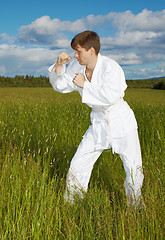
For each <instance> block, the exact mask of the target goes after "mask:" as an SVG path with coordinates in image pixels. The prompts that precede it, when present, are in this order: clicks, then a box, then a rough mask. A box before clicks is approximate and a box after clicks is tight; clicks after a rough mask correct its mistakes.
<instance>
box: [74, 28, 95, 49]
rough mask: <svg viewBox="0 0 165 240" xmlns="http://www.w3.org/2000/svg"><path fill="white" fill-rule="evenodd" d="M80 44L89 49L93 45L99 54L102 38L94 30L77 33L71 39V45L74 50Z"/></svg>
mask: <svg viewBox="0 0 165 240" xmlns="http://www.w3.org/2000/svg"><path fill="white" fill-rule="evenodd" d="M78 45H80V46H81V47H83V48H85V49H86V50H89V49H90V48H91V47H93V48H94V49H95V52H96V54H98V53H99V51H100V38H99V36H98V35H97V33H95V32H93V31H84V32H81V33H79V34H77V35H76V36H75V37H74V38H73V39H72V41H71V47H72V48H73V49H74V50H75V49H76V47H77V46H78Z"/></svg>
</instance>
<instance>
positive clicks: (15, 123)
mask: <svg viewBox="0 0 165 240" xmlns="http://www.w3.org/2000/svg"><path fill="white" fill-rule="evenodd" d="M125 100H126V101H127V102H128V103H129V105H130V106H131V107H132V109H133V110H134V113H135V116H136V119H137V122H138V126H139V128H138V131H139V138H140V143H141V150H142V158H143V169H144V176H145V178H144V183H143V188H142V195H143V200H144V203H145V205H146V207H145V208H144V209H142V210H141V211H136V210H134V209H132V208H130V207H129V206H128V205H127V204H126V197H125V190H124V186H123V183H124V179H125V172H124V170H123V166H122V162H121V160H120V158H119V156H118V155H117V154H114V155H113V154H112V152H111V150H106V151H104V152H103V154H102V155H101V157H100V158H99V159H98V161H97V162H96V164H95V166H94V169H93V172H92V176H91V180H90V184H89V190H88V193H87V194H86V196H85V198H84V199H83V200H78V199H77V201H76V202H75V204H74V205H69V204H67V203H65V202H64V199H63V194H64V190H65V179H66V174H67V171H68V168H69V163H70V160H71V158H72V157H73V155H74V153H75V151H76V149H77V147H78V145H79V143H80V141H81V139H82V136H83V135H84V133H85V132H86V130H87V128H88V126H89V124H90V118H89V115H90V109H89V108H88V107H87V106H86V105H84V104H82V103H81V99H80V97H79V95H78V93H76V92H75V93H71V94H60V93H56V92H55V91H54V90H53V89H52V88H0V239H3V240H17V239H18V240H25V239H35V240H42V239H43V240H58V239H60V240H61V239H68V240H88V239H89V240H94V239H97V240H105V239H107V240H113V239H119V240H136V239H137V240H141V239H142V240H143V239H144V240H145V239H146V240H152V239H153V240H163V239H164V236H165V221H164V219H165V217H164V216H165V204H164V202H165V201H164V200H165V193H164V189H165V186H164V173H165V161H164V159H165V91H163V90H151V89H150V90H147V89H128V90H127V91H126V96H125Z"/></svg>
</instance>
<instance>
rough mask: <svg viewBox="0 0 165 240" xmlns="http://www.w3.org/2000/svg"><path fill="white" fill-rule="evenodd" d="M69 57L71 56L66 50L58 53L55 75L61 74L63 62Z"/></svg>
mask: <svg viewBox="0 0 165 240" xmlns="http://www.w3.org/2000/svg"><path fill="white" fill-rule="evenodd" d="M70 59H71V57H70V56H69V55H68V54H67V53H66V52H62V53H60V55H59V56H58V59H57V62H56V66H55V73H56V74H57V75H59V74H61V70H62V66H63V64H64V63H67V62H68V61H69V60H70Z"/></svg>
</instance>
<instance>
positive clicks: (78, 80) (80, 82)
mask: <svg viewBox="0 0 165 240" xmlns="http://www.w3.org/2000/svg"><path fill="white" fill-rule="evenodd" d="M84 82H85V78H84V75H83V74H81V73H76V76H75V77H74V78H73V83H74V84H75V85H76V86H78V87H80V88H83V87H84Z"/></svg>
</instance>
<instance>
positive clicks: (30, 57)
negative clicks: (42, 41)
mask: <svg viewBox="0 0 165 240" xmlns="http://www.w3.org/2000/svg"><path fill="white" fill-rule="evenodd" d="M58 54H59V50H54V51H53V50H49V49H43V48H29V49H25V48H24V47H18V46H16V45H6V44H3V45H0V71H1V74H0V75H7V76H15V75H17V74H18V75H26V74H31V75H35V76H36V75H37V76H38V75H42V74H44V75H47V68H48V66H49V65H50V64H52V63H54V62H55V61H56V58H57V56H58Z"/></svg>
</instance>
